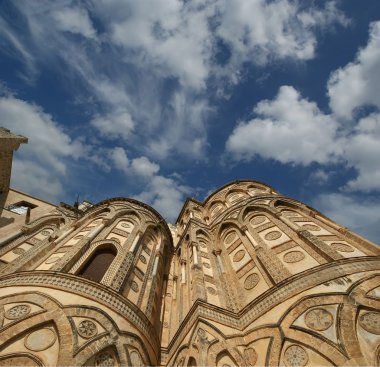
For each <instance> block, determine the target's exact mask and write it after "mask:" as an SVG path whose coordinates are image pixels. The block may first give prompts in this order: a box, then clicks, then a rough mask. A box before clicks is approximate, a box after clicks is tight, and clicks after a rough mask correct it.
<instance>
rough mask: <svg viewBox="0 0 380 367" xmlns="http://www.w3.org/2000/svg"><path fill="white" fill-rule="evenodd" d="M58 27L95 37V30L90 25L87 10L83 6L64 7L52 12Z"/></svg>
mask: <svg viewBox="0 0 380 367" xmlns="http://www.w3.org/2000/svg"><path fill="white" fill-rule="evenodd" d="M52 17H53V18H54V20H55V21H56V26H57V28H58V29H60V30H62V31H66V32H71V33H77V34H80V35H82V36H84V37H87V38H96V31H95V29H94V27H93V25H92V22H91V19H90V17H89V16H88V12H87V10H86V9H84V8H79V7H76V6H74V7H66V8H61V9H56V10H54V11H53V12H52Z"/></svg>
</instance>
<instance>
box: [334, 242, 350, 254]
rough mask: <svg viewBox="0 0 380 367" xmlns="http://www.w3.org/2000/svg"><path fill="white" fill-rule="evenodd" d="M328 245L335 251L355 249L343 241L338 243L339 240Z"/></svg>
mask: <svg viewBox="0 0 380 367" xmlns="http://www.w3.org/2000/svg"><path fill="white" fill-rule="evenodd" d="M330 247H331V248H332V249H333V250H335V251H339V252H354V251H355V249H354V248H353V247H352V246H350V245H346V244H345V243H339V242H333V243H332V244H330Z"/></svg>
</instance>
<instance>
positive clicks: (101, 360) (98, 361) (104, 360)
mask: <svg viewBox="0 0 380 367" xmlns="http://www.w3.org/2000/svg"><path fill="white" fill-rule="evenodd" d="M95 366H99V367H109V366H115V359H114V358H113V356H112V355H111V354H110V353H108V352H103V353H100V354H98V355H97V357H96V358H95Z"/></svg>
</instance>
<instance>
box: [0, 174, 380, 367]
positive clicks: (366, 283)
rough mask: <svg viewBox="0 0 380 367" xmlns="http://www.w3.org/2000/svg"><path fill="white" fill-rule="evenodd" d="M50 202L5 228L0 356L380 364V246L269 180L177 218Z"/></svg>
mask: <svg viewBox="0 0 380 367" xmlns="http://www.w3.org/2000/svg"><path fill="white" fill-rule="evenodd" d="M30 200H31V199H30ZM34 200H35V201H34V203H35V205H37V204H38V200H37V199H34ZM6 210H7V209H6ZM33 210H34V209H33ZM44 210H45V211H44V212H41V214H40V215H34V217H32V219H31V220H30V222H28V223H24V222H23V221H15V222H13V223H10V224H7V225H5V226H4V227H3V228H0V365H12V366H17V365H27V366H43V365H44V366H48V365H59V366H68V365H71V366H83V365H84V366H94V365H95V366H148V365H162V366H218V367H228V366H230V367H232V366H264V365H265V366H287V367H292V366H343V365H344V366H346V365H351V366H362V365H379V364H380V363H379V362H380V361H379V358H380V357H379V356H380V249H379V247H378V246H376V245H375V244H373V243H371V242H370V241H368V240H366V239H364V238H362V237H360V236H358V235H356V234H355V233H353V232H351V231H349V230H348V229H346V228H344V227H342V226H340V225H338V224H337V223H335V222H334V221H332V220H330V219H329V218H327V217H326V216H324V215H323V214H321V213H319V212H318V211H316V210H314V209H312V208H310V207H308V206H307V205H305V204H303V203H300V202H298V201H296V200H293V199H290V198H287V197H285V196H282V195H280V194H279V193H277V192H276V191H275V190H274V189H273V188H271V187H270V186H268V185H265V184H263V183H260V182H257V181H253V180H239V181H235V182H232V183H230V184H227V185H225V186H223V187H221V188H220V189H218V190H216V191H215V192H214V193H213V194H211V195H210V196H209V197H208V198H206V199H205V200H204V201H203V202H199V201H197V200H194V199H188V200H187V201H186V202H185V203H184V206H183V208H182V210H181V212H180V214H179V216H178V219H177V221H176V223H175V224H173V225H172V224H168V223H166V222H165V221H164V219H163V218H162V217H161V215H160V214H159V213H157V212H156V211H155V210H154V209H153V208H151V207H150V206H148V205H146V204H144V203H142V202H139V201H136V200H133V199H127V198H111V199H107V200H104V201H102V202H100V203H98V204H95V205H93V204H90V203H86V205H80V206H79V208H76V207H72V206H69V205H66V204H61V205H59V206H55V205H50V206H45V209H44ZM342 210H344V208H342ZM18 215H22V214H18Z"/></svg>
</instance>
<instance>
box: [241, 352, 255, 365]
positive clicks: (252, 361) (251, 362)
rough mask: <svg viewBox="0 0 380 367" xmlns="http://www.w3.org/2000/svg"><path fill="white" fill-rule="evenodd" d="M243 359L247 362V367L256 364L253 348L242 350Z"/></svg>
mask: <svg viewBox="0 0 380 367" xmlns="http://www.w3.org/2000/svg"><path fill="white" fill-rule="evenodd" d="M244 358H245V359H246V361H247V362H248V364H249V366H254V365H255V364H256V362H257V352H256V350H255V349H254V348H247V349H244Z"/></svg>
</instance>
